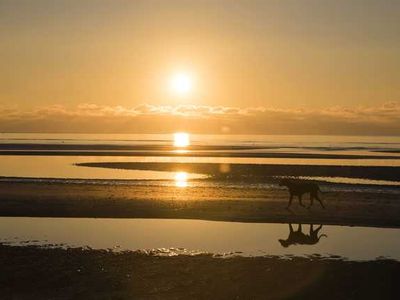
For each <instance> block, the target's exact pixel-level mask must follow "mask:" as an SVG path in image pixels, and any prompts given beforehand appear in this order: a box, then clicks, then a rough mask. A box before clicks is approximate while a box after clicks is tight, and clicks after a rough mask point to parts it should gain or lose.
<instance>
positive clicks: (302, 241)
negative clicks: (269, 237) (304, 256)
mask: <svg viewBox="0 0 400 300" xmlns="http://www.w3.org/2000/svg"><path fill="white" fill-rule="evenodd" d="M321 229H322V225H319V226H318V227H317V228H315V229H314V225H313V224H310V231H309V233H308V234H305V233H303V229H302V224H299V225H298V228H297V231H295V230H293V226H292V224H289V236H288V238H287V239H286V240H283V239H280V240H279V243H281V245H282V246H283V247H285V248H287V247H289V246H290V245H315V244H316V243H318V242H319V240H320V239H321V237H327V235H326V234H321V235H319V232H320V230H321Z"/></svg>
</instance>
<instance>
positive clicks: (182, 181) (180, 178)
mask: <svg viewBox="0 0 400 300" xmlns="http://www.w3.org/2000/svg"><path fill="white" fill-rule="evenodd" d="M187 180H188V174H187V173H186V172H178V173H176V174H175V186H177V187H187V186H188V183H187Z"/></svg>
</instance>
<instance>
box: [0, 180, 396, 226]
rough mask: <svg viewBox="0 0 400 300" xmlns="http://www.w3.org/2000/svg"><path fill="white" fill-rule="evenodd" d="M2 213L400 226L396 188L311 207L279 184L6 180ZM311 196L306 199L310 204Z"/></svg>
mask: <svg viewBox="0 0 400 300" xmlns="http://www.w3.org/2000/svg"><path fill="white" fill-rule="evenodd" d="M0 191H1V193H0V215H1V216H36V217H109V218H178V219H204V220H220V221H241V222H279V223H289V222H292V223H320V224H336V225H358V226H382V227H400V201H399V199H398V195H396V194H390V193H356V192H329V193H324V194H323V195H322V199H323V201H324V203H325V205H326V207H327V208H326V209H322V208H321V207H320V206H319V203H315V204H314V207H312V208H311V209H310V210H308V209H305V208H303V207H300V206H299V205H298V202H297V200H296V201H294V203H293V206H292V209H291V210H286V209H285V207H286V205H287V199H288V194H287V192H286V191H285V190H278V189H276V190H275V189H252V188H248V189H243V188H242V189H238V188H222V187H197V188H196V187H188V188H178V187H163V186H135V185H113V186H111V185H96V184H87V185H85V184H62V183H54V184H48V183H6V182H2V183H0ZM308 201H309V200H308V199H305V201H304V202H305V204H308V203H309V202H308Z"/></svg>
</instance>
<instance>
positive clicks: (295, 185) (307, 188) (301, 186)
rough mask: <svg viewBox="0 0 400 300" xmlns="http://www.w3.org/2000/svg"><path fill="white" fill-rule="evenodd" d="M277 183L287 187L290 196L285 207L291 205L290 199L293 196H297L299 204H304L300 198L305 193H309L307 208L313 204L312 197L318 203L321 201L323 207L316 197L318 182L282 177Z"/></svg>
mask: <svg viewBox="0 0 400 300" xmlns="http://www.w3.org/2000/svg"><path fill="white" fill-rule="evenodd" d="M279 185H280V186H286V187H287V188H288V189H289V193H290V198H289V203H288V206H287V208H289V207H290V205H292V200H293V197H294V196H297V197H298V198H299V203H300V205H301V206H304V204H303V202H302V201H301V200H302V197H303V195H304V194H307V193H310V200H311V201H310V205H309V206H308V208H310V207H311V206H312V205H313V204H314V199H316V200H318V201H319V203H321V206H322V207H323V208H325V206H324V204H323V203H322V201H321V199H320V198H319V197H318V192H319V191H320V189H319V186H318V184H316V183H314V182H307V181H301V180H293V179H288V178H284V179H282V180H281V181H280V182H279Z"/></svg>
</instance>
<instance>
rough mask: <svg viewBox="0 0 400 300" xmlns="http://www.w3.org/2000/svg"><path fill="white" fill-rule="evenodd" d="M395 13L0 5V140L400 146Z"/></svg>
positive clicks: (380, 1)
mask: <svg viewBox="0 0 400 300" xmlns="http://www.w3.org/2000/svg"><path fill="white" fill-rule="evenodd" d="M399 37H400V1H396V0H375V1H373V0H330V1H328V0H264V1H256V0H218V1H217V0H214V1H211V0H210V1H207V0H203V1H201V0H198V1H190V0H186V1H184V0H181V1H173V0H169V1H166V0H160V1H151V0H145V1H140V0H134V1H122V0H114V1H111V0H110V1H101V0H97V1H95V0H93V1H74V0H65V1H63V0H35V1H30V0H26V1H23V0H0V131H1V132H6V131H12V132H32V131H33V132H116V133H117V132H121V133H127V132H132V133H141V132H143V133H150V132H152V133H159V132H171V131H176V130H184V131H191V132H197V133H199V132H200V133H201V132H203V133H264V134H275V133H276V134H373V135H400V38H399Z"/></svg>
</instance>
